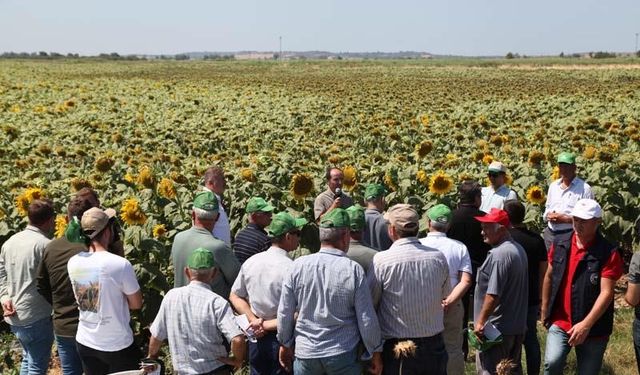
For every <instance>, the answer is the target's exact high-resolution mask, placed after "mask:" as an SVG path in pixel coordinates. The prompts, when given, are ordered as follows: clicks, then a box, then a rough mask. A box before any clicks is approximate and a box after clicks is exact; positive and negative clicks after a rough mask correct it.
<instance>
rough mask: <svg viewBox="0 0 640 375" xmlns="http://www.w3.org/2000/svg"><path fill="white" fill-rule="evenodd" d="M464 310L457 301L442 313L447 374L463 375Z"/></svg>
mask: <svg viewBox="0 0 640 375" xmlns="http://www.w3.org/2000/svg"><path fill="white" fill-rule="evenodd" d="M463 315H464V309H463V308H462V302H460V301H458V302H456V303H455V304H453V305H451V306H449V307H448V308H447V311H446V312H445V313H444V332H442V336H443V338H444V346H445V348H446V349H447V355H448V356H449V361H448V362H447V374H451V375H455V374H464V354H462V339H463V334H462V318H463Z"/></svg>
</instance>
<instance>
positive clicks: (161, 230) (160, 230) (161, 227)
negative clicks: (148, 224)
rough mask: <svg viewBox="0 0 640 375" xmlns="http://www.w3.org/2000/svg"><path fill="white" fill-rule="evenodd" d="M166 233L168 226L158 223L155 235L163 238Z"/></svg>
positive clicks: (155, 227) (154, 229)
mask: <svg viewBox="0 0 640 375" xmlns="http://www.w3.org/2000/svg"><path fill="white" fill-rule="evenodd" d="M165 234H167V228H166V227H165V226H164V224H156V225H155V226H154V227H153V237H155V238H162V237H164V236H165Z"/></svg>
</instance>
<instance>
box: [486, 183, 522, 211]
mask: <svg viewBox="0 0 640 375" xmlns="http://www.w3.org/2000/svg"><path fill="white" fill-rule="evenodd" d="M511 199H518V195H517V194H516V192H515V191H513V190H511V189H509V187H508V186H507V185H502V186H500V187H499V188H498V189H497V190H494V189H493V186H485V187H483V188H482V204H481V205H480V211H482V212H489V211H491V209H492V208H499V209H502V208H503V207H504V201H506V200H511Z"/></svg>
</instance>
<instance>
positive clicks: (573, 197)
mask: <svg viewBox="0 0 640 375" xmlns="http://www.w3.org/2000/svg"><path fill="white" fill-rule="evenodd" d="M558 171H559V173H560V178H559V179H557V180H555V181H554V182H552V183H551V184H550V185H549V190H548V191H547V202H546V204H545V210H544V213H543V214H542V218H543V219H544V221H546V222H547V227H546V228H545V229H544V231H543V233H542V235H543V237H544V243H545V245H546V247H547V251H548V250H549V248H550V247H551V244H553V240H554V239H555V237H556V235H559V234H564V233H569V232H571V231H572V230H573V224H572V223H573V221H572V218H571V211H572V210H573V207H574V206H575V205H576V202H578V201H579V200H580V199H594V198H593V192H592V191H591V186H589V184H588V183H586V182H585V181H584V180H582V179H581V178H579V177H577V176H576V156H575V155H574V154H572V153H570V152H561V153H560V155H558Z"/></svg>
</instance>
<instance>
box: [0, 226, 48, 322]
mask: <svg viewBox="0 0 640 375" xmlns="http://www.w3.org/2000/svg"><path fill="white" fill-rule="evenodd" d="M50 241H51V240H50V239H49V238H47V236H46V235H45V234H44V232H42V231H41V230H40V229H39V228H37V227H35V226H33V225H27V227H26V228H25V229H24V230H23V231H21V232H18V233H16V234H14V235H13V236H11V237H10V238H9V239H8V240H7V241H6V242H5V243H4V244H3V245H2V250H1V251H0V301H2V302H3V303H4V302H6V301H8V300H11V301H12V302H13V306H14V307H15V309H16V314H15V315H13V316H6V317H5V318H4V321H5V322H7V323H9V324H10V325H14V326H26V325H29V324H31V323H34V322H37V321H38V320H41V319H44V318H46V317H48V316H50V315H51V305H50V304H49V303H48V302H47V301H46V300H45V299H44V297H42V296H41V295H40V293H38V289H37V287H36V277H37V271H38V265H39V264H40V261H41V260H42V255H43V254H44V249H45V247H46V246H47V244H48V243H49V242H50Z"/></svg>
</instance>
